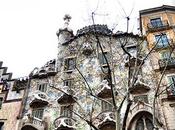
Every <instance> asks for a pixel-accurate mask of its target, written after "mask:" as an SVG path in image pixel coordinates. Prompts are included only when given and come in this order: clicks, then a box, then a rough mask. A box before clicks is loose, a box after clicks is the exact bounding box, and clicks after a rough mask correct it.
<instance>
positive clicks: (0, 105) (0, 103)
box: [0, 98, 3, 109]
mask: <svg viewBox="0 0 175 130" xmlns="http://www.w3.org/2000/svg"><path fill="white" fill-rule="evenodd" d="M2 101H3V98H0V109H1V107H2Z"/></svg>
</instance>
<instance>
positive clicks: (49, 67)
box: [44, 60, 56, 76]
mask: <svg viewBox="0 0 175 130" xmlns="http://www.w3.org/2000/svg"><path fill="white" fill-rule="evenodd" d="M55 63H56V61H55V60H50V61H49V62H47V63H46V65H45V66H44V67H45V70H46V71H47V74H48V75H50V76H54V75H55V74H56V70H55Z"/></svg>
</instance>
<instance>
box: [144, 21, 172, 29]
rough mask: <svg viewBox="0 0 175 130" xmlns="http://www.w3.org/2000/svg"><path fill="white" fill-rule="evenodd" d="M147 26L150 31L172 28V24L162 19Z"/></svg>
mask: <svg viewBox="0 0 175 130" xmlns="http://www.w3.org/2000/svg"><path fill="white" fill-rule="evenodd" d="M147 28H148V31H149V32H156V31H161V30H166V29H169V28H170V25H169V23H168V21H167V20H164V21H161V23H158V24H155V25H153V24H151V23H148V24H147Z"/></svg>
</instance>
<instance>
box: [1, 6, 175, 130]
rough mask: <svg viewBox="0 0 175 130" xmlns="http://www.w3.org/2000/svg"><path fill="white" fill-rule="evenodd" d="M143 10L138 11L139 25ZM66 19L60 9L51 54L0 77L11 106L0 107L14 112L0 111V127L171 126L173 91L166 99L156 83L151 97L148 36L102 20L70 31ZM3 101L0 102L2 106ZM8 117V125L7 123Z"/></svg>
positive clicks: (147, 129)
mask: <svg viewBox="0 0 175 130" xmlns="http://www.w3.org/2000/svg"><path fill="white" fill-rule="evenodd" d="M158 8H159V7H158ZM162 8H163V7H162ZM143 12H144V11H140V16H141V17H140V18H141V28H143V25H142V23H144V22H143V21H144V18H143V17H142V15H143V14H142V13H143ZM151 13H152V12H151ZM145 17H147V16H145ZM70 19H71V17H70V16H69V15H65V17H64V21H65V23H64V27H63V28H60V29H59V30H58V32H57V33H56V34H57V37H58V55H57V59H53V60H50V61H48V62H47V63H46V64H45V65H44V66H43V67H40V68H34V69H33V70H32V71H31V73H30V74H29V76H28V78H22V79H18V80H17V79H15V80H3V81H6V82H8V85H9V87H8V89H7V92H8V93H7V97H9V98H13V102H10V103H11V104H13V105H14V107H13V108H12V109H6V110H4V109H1V110H0V112H5V111H8V112H9V111H11V113H14V115H13V116H12V117H10V116H8V115H7V114H5V115H7V117H5V116H3V117H1V116H0V128H1V129H3V130H11V129H12V128H13V129H16V130H91V129H94V130H116V129H117V130H118V129H125V130H154V129H159V130H173V129H175V127H174V123H175V121H174V120H173V115H174V116H175V109H174V107H173V103H174V98H173V96H175V95H173V94H172V95H171V97H172V98H171V100H169V95H168V94H169V93H167V91H166V90H167V89H164V88H162V87H161V88H160V90H159V91H158V93H159V96H157V95H156V96H157V97H156V98H155V93H156V88H157V86H159V85H158V84H159V83H158V81H159V78H158V77H160V75H161V73H158V72H157V71H155V69H154V66H153V64H152V63H153V61H154V58H155V56H154V55H153V52H155V51H156V50H155V49H154V50H153V51H151V52H150V48H149V45H150V41H149V40H148V38H149V37H142V36H141V35H134V34H132V33H124V32H120V31H118V32H116V33H114V32H112V31H111V30H110V29H109V28H108V27H107V26H106V25H98V24H97V25H89V26H86V27H84V28H82V29H79V30H78V31H77V33H76V34H74V33H73V31H72V30H71V29H70V28H69V22H70ZM142 20H143V21H142ZM142 31H143V29H142ZM150 35H151V34H150ZM154 62H155V61H154ZM171 71H173V70H171ZM157 73H158V74H159V76H157ZM164 80H165V79H164ZM6 84H7V83H6ZM3 85H5V82H3ZM169 89H171V90H173V87H170V88H168V90H169ZM164 90H165V91H164ZM162 91H163V92H162ZM168 92H169V91H168ZM14 95H15V96H14ZM16 95H18V96H16ZM7 99H8V98H7ZM14 99H15V100H14ZM155 101H156V102H155ZM5 104H7V103H5V101H4V102H2V108H3V107H4V106H5ZM167 104H168V105H167ZM7 107H8V106H7ZM7 107H6V108H7ZM4 108H5V107H4ZM9 108H10V107H9ZM168 110H170V111H171V114H170V115H171V116H169V117H167V116H166V115H168V114H169V113H168ZM4 117H5V118H4ZM11 120H13V121H14V125H13V126H11V125H10V124H9V123H8V122H10V121H11ZM6 124H7V125H6Z"/></svg>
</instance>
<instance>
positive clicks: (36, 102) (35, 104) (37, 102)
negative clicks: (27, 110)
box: [29, 91, 49, 108]
mask: <svg viewBox="0 0 175 130" xmlns="http://www.w3.org/2000/svg"><path fill="white" fill-rule="evenodd" d="M48 104H49V102H48V96H47V95H46V93H44V92H41V91H36V92H35V93H34V94H33V95H32V99H31V102H30V104H29V105H30V107H32V108H39V107H45V106H47V105H48Z"/></svg>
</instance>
